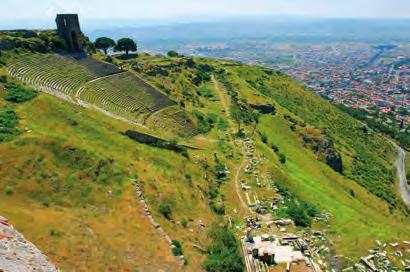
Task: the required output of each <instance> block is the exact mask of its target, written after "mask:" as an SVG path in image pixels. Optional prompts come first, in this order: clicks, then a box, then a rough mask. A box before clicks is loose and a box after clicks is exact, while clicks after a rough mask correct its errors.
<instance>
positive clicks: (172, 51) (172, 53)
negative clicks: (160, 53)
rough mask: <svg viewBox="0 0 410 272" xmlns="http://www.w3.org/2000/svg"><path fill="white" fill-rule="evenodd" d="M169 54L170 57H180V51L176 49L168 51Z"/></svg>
mask: <svg viewBox="0 0 410 272" xmlns="http://www.w3.org/2000/svg"><path fill="white" fill-rule="evenodd" d="M167 55H168V57H170V58H175V57H178V52H177V51H175V50H171V51H168V53H167Z"/></svg>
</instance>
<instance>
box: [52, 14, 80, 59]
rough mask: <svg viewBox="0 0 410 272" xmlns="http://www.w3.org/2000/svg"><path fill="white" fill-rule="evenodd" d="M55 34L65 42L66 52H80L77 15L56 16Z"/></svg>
mask: <svg viewBox="0 0 410 272" xmlns="http://www.w3.org/2000/svg"><path fill="white" fill-rule="evenodd" d="M56 23H57V33H58V35H59V36H60V37H61V38H62V39H64V40H65V42H66V46H67V50H68V51H69V52H71V53H77V52H82V51H83V47H82V43H81V39H80V37H81V29H80V22H79V21H78V15H77V14H57V17H56Z"/></svg>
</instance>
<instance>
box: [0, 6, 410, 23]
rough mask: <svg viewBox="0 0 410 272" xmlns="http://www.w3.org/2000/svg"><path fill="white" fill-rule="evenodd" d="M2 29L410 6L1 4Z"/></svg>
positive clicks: (372, 12)
mask: <svg viewBox="0 0 410 272" xmlns="http://www.w3.org/2000/svg"><path fill="white" fill-rule="evenodd" d="M0 6H1V10H2V12H1V17H0V23H3V24H4V23H5V22H6V21H8V20H9V21H10V20H22V19H36V20H37V19H38V20H50V19H54V17H55V14H56V13H61V12H75V13H79V14H80V16H81V18H82V19H83V20H88V19H105V18H121V19H141V20H144V19H150V20H151V19H154V20H169V19H171V20H173V19H176V20H178V19H198V20H200V19H207V18H212V17H224V16H241V15H303V16H311V17H338V18H340V17H348V18H352V17H353V18H410V0H117V1H113V0H1V5H0Z"/></svg>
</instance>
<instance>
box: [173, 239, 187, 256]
mask: <svg viewBox="0 0 410 272" xmlns="http://www.w3.org/2000/svg"><path fill="white" fill-rule="evenodd" d="M172 245H173V247H172V254H174V256H182V255H184V253H183V252H182V246H181V243H180V242H179V241H178V240H172Z"/></svg>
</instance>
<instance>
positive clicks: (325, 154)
mask: <svg viewBox="0 0 410 272" xmlns="http://www.w3.org/2000/svg"><path fill="white" fill-rule="evenodd" d="M302 139H303V143H304V144H305V146H307V147H309V148H310V149H311V150H312V151H313V152H315V154H316V155H318V157H319V159H320V160H322V161H324V162H326V164H327V165H329V166H330V167H331V168H332V169H333V170H335V171H337V172H339V173H342V172H343V163H342V157H341V156H340V154H339V153H338V152H337V151H336V149H335V147H334V145H333V142H332V141H331V140H329V139H327V138H326V135H323V134H320V135H314V134H309V133H306V131H305V132H302Z"/></svg>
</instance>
